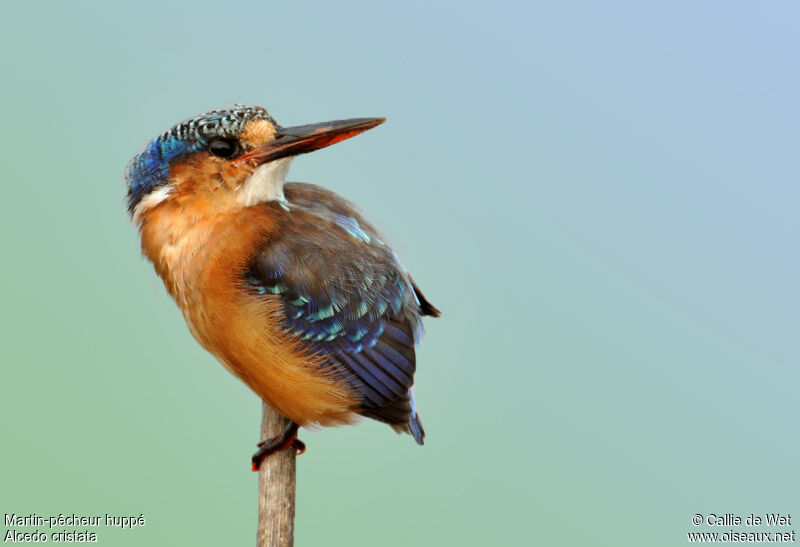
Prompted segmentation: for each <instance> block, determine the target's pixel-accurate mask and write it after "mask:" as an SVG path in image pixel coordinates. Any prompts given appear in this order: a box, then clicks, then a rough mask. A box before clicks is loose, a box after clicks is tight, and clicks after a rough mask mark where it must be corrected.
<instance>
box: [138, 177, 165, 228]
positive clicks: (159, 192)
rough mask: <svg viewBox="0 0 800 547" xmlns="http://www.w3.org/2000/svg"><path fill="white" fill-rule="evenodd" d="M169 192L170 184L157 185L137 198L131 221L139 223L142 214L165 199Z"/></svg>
mask: <svg viewBox="0 0 800 547" xmlns="http://www.w3.org/2000/svg"><path fill="white" fill-rule="evenodd" d="M170 192H172V186H171V185H169V184H165V185H164V186H159V187H158V188H156V189H155V190H153V191H152V192H150V193H149V194H147V195H146V196H144V197H143V198H142V199H141V200H139V203H137V204H136V207H134V208H133V215H131V216H132V218H133V223H134V224H135V225H137V226H138V225H139V224H141V222H142V215H143V214H144V213H146V212H147V211H149V210H150V209H152V208H153V207H155V206H156V205H158V204H159V203H161V202H162V201H164V200H165V199H167V197H169V194H170Z"/></svg>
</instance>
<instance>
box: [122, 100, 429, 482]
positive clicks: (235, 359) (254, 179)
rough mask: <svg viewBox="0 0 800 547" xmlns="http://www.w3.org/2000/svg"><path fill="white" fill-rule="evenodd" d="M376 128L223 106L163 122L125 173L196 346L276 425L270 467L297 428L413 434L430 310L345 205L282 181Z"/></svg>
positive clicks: (144, 242) (381, 241) (361, 121)
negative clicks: (166, 125) (308, 157)
mask: <svg viewBox="0 0 800 547" xmlns="http://www.w3.org/2000/svg"><path fill="white" fill-rule="evenodd" d="M384 121H385V118H353V119H346V120H337V121H331V122H324V123H313V124H308V125H298V126H293V127H283V126H281V125H279V124H278V123H277V122H276V121H275V119H274V118H273V117H272V116H271V115H270V114H269V113H268V112H267V110H266V109H265V108H263V107H259V106H247V105H240V104H237V105H235V106H234V107H232V108H226V109H219V110H212V111H210V112H206V113H204V114H202V115H199V116H196V117H194V118H191V119H188V120H186V121H183V122H181V123H178V124H176V125H174V126H173V127H172V128H171V129H169V130H167V131H166V132H164V133H162V134H160V135H158V136H157V137H155V138H154V139H152V140H151V141H150V142H149V143H148V144H147V146H146V147H145V148H144V150H143V151H142V152H141V153H139V154H138V155H136V156H134V157H133V159H132V160H131V161H130V162H129V163H128V166H127V168H126V170H125V180H126V185H127V197H126V202H127V211H128V214H129V215H130V218H131V220H132V222H133V223H134V225H135V226H136V227H137V228H138V231H139V235H140V240H141V251H142V254H143V255H144V257H145V258H146V259H148V260H149V261H150V262H152V264H153V267H154V268H155V271H156V273H157V274H158V275H159V277H160V278H161V279H162V280H163V282H164V285H165V287H166V289H167V291H168V293H169V294H170V295H171V296H172V298H173V299H174V300H175V302H176V303H177V305H178V307H179V309H180V311H181V312H182V314H183V317H184V319H185V321H186V324H187V326H188V328H189V331H190V332H191V334H192V335H193V337H194V338H195V339H196V340H197V342H198V343H199V344H200V345H201V346H202V347H203V348H205V349H206V350H207V351H208V352H210V353H211V354H212V355H213V356H214V357H216V358H217V360H219V361H220V362H221V363H222V365H223V366H224V367H225V368H226V369H227V370H228V371H229V372H231V373H232V374H233V375H234V376H235V377H237V378H239V379H240V380H241V381H242V382H244V383H245V384H246V385H247V386H248V387H249V388H250V389H251V390H252V391H253V392H254V393H255V394H256V395H257V396H258V397H260V398H261V399H262V400H263V401H264V402H265V403H267V404H268V405H270V406H271V407H272V408H273V409H275V410H276V411H278V412H279V413H281V414H282V415H283V416H285V417H286V418H288V419H289V425H287V426H286V428H285V429H284V430H283V431H281V432H280V434H279V435H277V436H275V437H272V438H268V439H263V440H262V441H261V442H260V443H259V445H258V446H259V448H258V451H257V452H256V453H255V454H254V455H253V457H252V468H253V470H257V469H258V468H259V466H260V464H261V462H262V461H263V459H264V458H266V457H267V456H269V455H270V454H272V453H274V452H276V451H278V450H282V449H286V448H289V447H294V448H296V449H297V451H298V453H301V452H302V450H304V449H305V445H304V444H303V443H302V442H301V441H300V440H298V439H297V431H298V428H299V427H317V426H337V425H343V424H351V423H354V422H356V421H358V420H359V419H360V417H366V418H371V419H375V420H378V421H380V422H384V423H386V424H388V425H389V426H391V427H392V428H393V429H394V430H395V431H397V432H398V433H409V434H410V435H411V436H412V437H413V438H414V440H415V441H416V442H417V443H418V444H419V445H422V444H423V439H424V437H425V430H424V429H423V426H422V421H421V419H420V416H419V413H418V412H417V408H416V404H415V401H414V395H413V393H412V386H413V384H414V373H415V371H416V347H417V345H418V343H419V342H420V340H421V337H422V333H423V326H422V317H423V316H432V317H438V316H439V315H440V313H441V312H440V311H439V310H438V309H437V308H436V307H435V306H434V305H433V304H431V303H430V302H429V301H428V300H427V299H426V298H425V296H424V295H423V293H422V292H421V291H420V289H419V287H418V286H417V284H416V282H415V281H414V279H413V278H412V277H411V275H410V274H409V272H408V270H407V269H406V268H405V266H404V265H403V263H402V262H401V260H400V258H399V256H398V255H397V253H396V252H395V251H393V250H392V248H391V247H390V246H389V245H388V243H387V242H386V239H385V238H384V237H383V236H382V235H381V234H380V233H379V231H378V230H377V229H376V228H375V227H374V225H373V224H372V223H370V222H369V221H367V220H366V219H365V218H364V216H363V214H362V213H361V212H360V210H359V209H358V207H357V206H356V205H355V204H353V203H352V202H350V201H348V200H347V199H345V198H343V197H341V196H339V195H337V194H336V193H334V192H333V191H331V190H328V189H326V188H324V187H322V186H318V185H314V184H310V183H299V182H286V181H285V179H286V176H287V173H288V170H289V166H290V163H291V162H292V160H293V159H294V158H295V157H296V156H298V155H301V154H305V153H308V152H312V151H314V150H318V149H321V148H324V147H327V146H330V145H332V144H335V143H337V142H340V141H342V140H345V139H348V138H350V137H353V136H355V135H358V134H359V133H362V132H364V131H367V130H369V129H372V128H374V127H376V126H378V125H380V124H381V123H383V122H384Z"/></svg>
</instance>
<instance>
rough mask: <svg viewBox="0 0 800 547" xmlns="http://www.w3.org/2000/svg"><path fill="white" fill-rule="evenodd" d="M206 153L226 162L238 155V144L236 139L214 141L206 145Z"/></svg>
mask: <svg viewBox="0 0 800 547" xmlns="http://www.w3.org/2000/svg"><path fill="white" fill-rule="evenodd" d="M208 152H209V153H210V154H211V155H212V156H217V157H218V158H223V159H226V160H227V159H230V158H232V157H234V156H235V155H236V154H238V153H239V143H238V142H236V139H222V138H219V139H214V140H212V141H211V142H210V143H208Z"/></svg>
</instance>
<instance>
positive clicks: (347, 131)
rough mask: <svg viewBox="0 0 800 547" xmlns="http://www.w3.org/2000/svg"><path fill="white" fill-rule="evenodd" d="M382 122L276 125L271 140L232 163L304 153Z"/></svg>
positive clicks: (259, 162)
mask: <svg viewBox="0 0 800 547" xmlns="http://www.w3.org/2000/svg"><path fill="white" fill-rule="evenodd" d="M384 121H386V118H353V119H350V120H337V121H334V122H323V123H312V124H308V125H298V126H295V127H278V129H277V132H276V134H275V138H274V139H273V140H272V141H271V142H269V143H267V144H265V145H264V146H260V147H258V148H256V149H254V150H251V151H250V152H247V153H245V154H242V155H241V156H239V157H238V158H236V160H234V163H237V164H238V163H244V162H247V161H250V160H254V161H255V162H256V163H258V164H259V165H262V164H264V163H267V162H270V161H273V160H277V159H280V158H286V157H288V156H297V155H299V154H306V153H308V152H313V151H314V150H319V149H320V148H325V147H326V146H330V145H332V144H336V143H337V142H339V141H343V140H345V139H349V138H350V137H355V136H356V135H358V134H359V133H363V132H364V131H366V130H367V129H372V128H373V127H376V126H378V125H380V124H382V123H383V122H384Z"/></svg>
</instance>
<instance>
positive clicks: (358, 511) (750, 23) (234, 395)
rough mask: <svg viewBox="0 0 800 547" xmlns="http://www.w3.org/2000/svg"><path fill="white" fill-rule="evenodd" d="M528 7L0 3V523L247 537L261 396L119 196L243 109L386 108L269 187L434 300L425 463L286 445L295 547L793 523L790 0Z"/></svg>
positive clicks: (135, 534)
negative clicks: (136, 169) (379, 257)
mask: <svg viewBox="0 0 800 547" xmlns="http://www.w3.org/2000/svg"><path fill="white" fill-rule="evenodd" d="M554 4H556V3H555V2H542V3H537V5H531V4H530V3H523V2H520V3H513V2H502V1H501V2H491V3H480V4H474V3H470V2H443V3H438V4H435V5H434V4H432V3H429V2H403V3H394V4H393V5H389V4H388V3H385V4H381V5H379V4H377V3H373V2H362V3H359V2H319V3H309V2H303V3H302V5H300V6H299V7H292V6H293V4H290V3H285V2H284V3H265V2H257V3H256V2H253V3H248V2H238V3H235V4H226V3H220V2H205V1H200V2H192V3H183V4H182V5H177V4H176V5H172V4H170V5H166V4H164V3H162V2H150V1H138V2H129V3H128V4H127V5H126V6H114V7H111V6H107V5H106V3H104V2H85V3H80V4H79V5H73V6H65V5H62V4H61V3H57V2H46V3H37V2H28V3H26V4H25V5H24V6H23V5H22V4H21V3H11V2H6V3H4V4H3V7H2V8H0V11H1V12H0V28H1V30H2V32H0V46H2V64H3V66H2V80H3V85H2V91H0V93H2V98H3V100H2V101H1V102H0V115H1V116H2V127H1V128H0V157H1V159H2V166H3V177H2V200H0V207H2V214H0V233H2V238H3V243H2V249H3V268H2V270H0V275H2V287H3V294H2V316H0V320H1V321H2V328H0V333H2V334H0V336H2V363H3V364H2V380H1V381H0V416H2V437H1V438H2V441H0V442H2V450H1V451H0V465H1V467H0V469H2V476H1V477H0V513H12V512H16V513H30V512H36V513H39V514H45V515H46V514H58V513H60V512H63V513H68V514H72V513H77V514H105V513H110V514H117V515H121V514H127V515H139V514H140V513H144V515H145V516H146V519H147V525H146V527H145V528H143V529H141V530H134V531H127V532H119V531H114V530H104V529H100V530H99V536H100V540H101V542H102V544H103V545H120V546H123V545H190V544H191V545H209V546H212V545H252V544H253V539H254V536H255V525H256V475H255V474H253V473H251V472H250V471H249V457H250V454H251V453H252V451H253V449H254V444H255V442H256V440H257V436H258V428H259V417H260V411H259V402H258V401H257V399H256V398H255V397H254V396H253V395H252V394H251V393H250V392H249V391H248V390H247V389H246V388H245V387H244V386H243V385H242V384H240V383H239V382H237V381H235V380H234V379H232V378H231V377H230V376H229V375H228V373H227V372H225V371H224V369H223V368H222V367H221V366H219V365H218V364H217V363H216V362H215V361H214V359H213V358H212V357H210V356H209V355H207V354H206V353H205V352H204V351H203V350H201V349H200V347H199V346H198V345H197V344H196V343H195V342H194V341H193V340H192V339H191V337H190V335H189V333H188V331H187V329H186V327H185V325H184V322H183V319H182V318H181V315H180V313H179V312H178V310H177V308H176V307H175V305H174V304H173V303H172V302H171V301H170V299H169V298H168V297H167V295H166V293H165V291H164V289H163V287H162V285H161V283H160V281H159V280H158V279H157V278H156V276H155V274H154V273H153V271H152V268H151V266H150V265H149V264H148V263H146V262H145V261H144V260H143V259H142V258H141V257H140V255H139V250H138V238H137V235H136V231H135V229H134V228H133V227H132V225H131V224H130V223H129V221H128V219H127V217H126V214H125V211H124V207H123V195H124V186H123V180H122V172H123V169H124V167H125V165H126V163H127V161H128V160H129V158H130V157H131V156H133V155H134V154H135V153H137V152H138V151H139V150H140V149H141V148H142V147H143V146H144V145H145V144H146V142H147V141H148V140H149V139H150V138H151V137H153V136H155V135H156V134H158V133H160V132H162V131H163V130H165V129H167V128H168V127H170V126H171V125H172V124H173V123H175V122H178V121H180V120H181V119H184V118H186V117H189V116H192V115H194V114H197V113H199V112H203V111H205V110H208V109H210V108H216V107H221V106H227V105H230V104H232V103H234V102H246V103H253V104H261V105H265V106H267V107H268V108H269V109H270V111H271V113H272V114H273V115H275V116H276V118H277V119H278V120H279V121H280V122H282V123H284V124H286V125H294V124H302V123H309V122H316V121H323V120H329V119H337V118H347V117H357V116H386V117H388V122H387V123H386V124H385V125H383V126H381V127H380V128H378V129H376V130H374V131H371V132H369V133H368V134H365V135H362V136H359V137H358V138H356V139H354V140H352V141H348V142H346V143H342V144H339V145H337V146H335V147H332V148H329V149H326V150H324V151H320V152H318V153H315V154H312V155H310V156H305V157H303V158H301V159H299V160H297V161H296V162H295V164H294V166H293V168H292V172H291V173H290V177H289V178H290V180H304V181H313V182H317V183H321V184H324V185H326V186H328V187H330V188H332V189H334V190H335V191H337V192H339V193H341V194H343V195H345V196H347V197H349V198H351V199H354V200H355V201H357V202H358V203H359V204H360V205H361V206H362V207H363V209H364V210H365V211H366V213H367V215H368V216H369V218H372V219H375V220H376V221H377V224H378V225H379V226H380V227H381V228H383V230H385V233H386V234H387V235H388V236H389V239H390V240H391V241H392V242H393V243H394V244H395V246H396V248H397V250H398V252H399V254H400V255H401V256H402V257H403V258H404V260H405V262H406V265H407V266H408V267H409V269H410V270H411V271H412V272H413V274H414V276H415V277H416V279H417V280H418V282H419V283H420V285H421V286H422V287H423V290H424V291H425V292H426V294H427V296H429V297H430V299H431V301H432V302H434V303H435V304H436V305H437V306H439V307H440V308H441V309H442V310H443V311H444V315H443V317H442V318H441V319H439V320H436V321H427V327H428V329H427V330H428V334H427V338H426V341H425V342H424V344H423V345H422V347H421V349H420V352H419V363H420V365H419V372H418V375H417V386H418V387H417V398H418V403H419V407H420V409H421V414H422V416H423V419H424V422H425V426H426V429H427V431H428V438H427V441H428V442H427V444H426V446H425V447H424V449H420V448H418V447H417V446H415V445H414V443H413V442H412V440H411V439H410V438H408V437H402V438H401V437H397V436H396V435H395V434H394V433H393V432H392V431H391V430H389V429H388V428H387V427H385V426H383V425H380V424H377V423H373V422H366V423H363V424H362V425H361V426H360V427H357V428H344V429H338V430H326V431H321V432H305V433H304V434H303V435H302V438H303V439H304V440H305V441H306V442H307V443H308V445H309V450H308V452H307V453H306V455H304V456H303V457H302V458H300V460H299V466H298V467H299V478H298V517H297V536H296V537H297V544H298V545H370V546H372V545H388V546H406V545H426V546H428V545H529V544H541V545H632V546H642V545H652V546H660V545H683V544H685V543H686V532H687V531H689V530H693V529H694V527H693V526H691V524H690V518H691V516H692V515H693V514H695V513H703V514H706V513H709V512H716V513H719V514H724V513H727V512H731V513H735V514H739V515H747V514H749V513H751V512H754V513H757V514H758V513H762V512H783V513H792V512H795V513H800V507H799V506H798V486H800V484H798V482H799V481H798V479H800V472H799V471H798V467H797V458H798V449H800V441H798V435H797V416H798V406H799V404H798V397H797V389H798V381H799V380H800V372H798V367H797V365H798V363H800V337H799V336H798V324H799V320H800V317H798V310H800V291H798V277H800V259H799V258H798V252H797V249H798V237H797V234H798V228H800V226H798V224H799V222H798V213H797V209H798V199H799V198H800V190H798V181H799V180H800V178H799V177H798V167H799V166H798V152H797V150H798V127H800V115H799V114H800V112H798V97H799V96H800V89H798V88H799V87H800V86H799V85H798V84H799V83H800V76H799V75H798V66H797V54H798V50H799V48H800V39H799V38H798V36H800V28H798V27H800V24H798V21H800V19H799V18H800V8H798V7H797V4H796V3H793V2H770V3H754V2H731V1H725V2H722V1H719V2H669V3H662V5H650V6H644V5H642V4H643V3H642V2H633V1H631V2H602V3H601V2H586V3H580V2H564V3H559V4H560V5H557V6H556V5H554ZM651 4H655V3H651ZM796 518H800V514H798V515H797V517H796ZM798 527H800V525H798ZM701 529H705V527H703V528H701ZM728 529H729V528H724V529H722V530H719V531H727V530H728ZM0 531H2V532H3V533H5V529H4V528H0Z"/></svg>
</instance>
